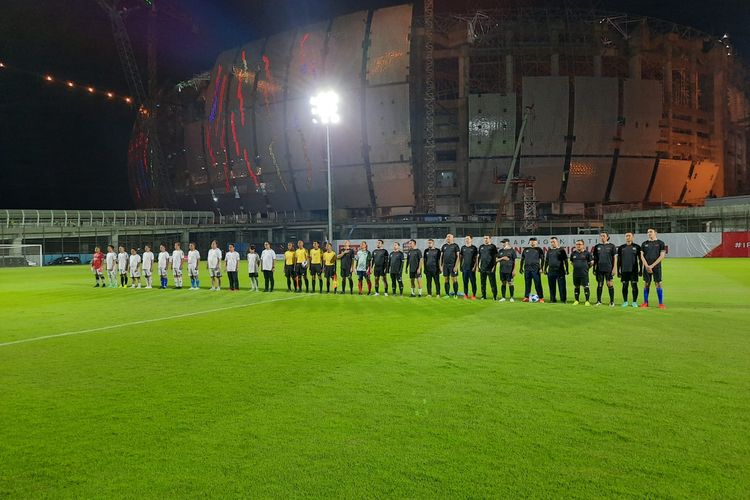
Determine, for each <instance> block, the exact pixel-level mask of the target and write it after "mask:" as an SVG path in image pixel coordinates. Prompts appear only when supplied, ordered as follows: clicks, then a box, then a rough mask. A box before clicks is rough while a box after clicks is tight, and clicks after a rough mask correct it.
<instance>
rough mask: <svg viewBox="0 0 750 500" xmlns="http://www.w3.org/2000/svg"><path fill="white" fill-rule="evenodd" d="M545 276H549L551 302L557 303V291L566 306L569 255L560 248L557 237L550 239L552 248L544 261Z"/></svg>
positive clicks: (548, 250)
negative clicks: (566, 278)
mask: <svg viewBox="0 0 750 500" xmlns="http://www.w3.org/2000/svg"><path fill="white" fill-rule="evenodd" d="M544 274H546V275H547V284H548V285H549V300H550V302H557V291H559V292H560V302H562V303H563V304H565V302H567V300H568V290H567V287H566V286H565V277H566V276H567V275H568V254H567V252H566V251H565V249H564V248H562V247H561V246H560V240H559V239H557V236H553V237H552V238H550V248H549V249H547V258H546V259H544Z"/></svg>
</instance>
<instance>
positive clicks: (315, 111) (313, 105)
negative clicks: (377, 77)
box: [310, 90, 341, 244]
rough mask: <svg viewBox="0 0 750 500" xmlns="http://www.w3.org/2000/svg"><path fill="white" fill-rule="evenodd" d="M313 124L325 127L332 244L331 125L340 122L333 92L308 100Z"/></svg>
mask: <svg viewBox="0 0 750 500" xmlns="http://www.w3.org/2000/svg"><path fill="white" fill-rule="evenodd" d="M310 112H311V113H312V115H313V123H321V124H323V125H325V127H326V152H327V156H328V240H329V241H331V244H333V192H332V190H331V128H330V126H331V125H335V124H337V123H338V122H340V121H341V117H340V116H339V96H338V94H337V93H336V92H334V91H333V90H324V91H322V92H319V93H318V94H317V95H315V96H313V97H311V98H310Z"/></svg>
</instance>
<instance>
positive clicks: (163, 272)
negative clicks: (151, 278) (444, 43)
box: [159, 267, 167, 278]
mask: <svg viewBox="0 0 750 500" xmlns="http://www.w3.org/2000/svg"><path fill="white" fill-rule="evenodd" d="M159 276H161V277H162V278H166V277H167V268H166V267H160V268H159Z"/></svg>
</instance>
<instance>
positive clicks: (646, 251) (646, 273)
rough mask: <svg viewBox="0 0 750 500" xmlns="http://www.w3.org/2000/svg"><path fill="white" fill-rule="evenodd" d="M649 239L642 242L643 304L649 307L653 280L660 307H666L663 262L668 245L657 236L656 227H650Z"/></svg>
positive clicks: (642, 305)
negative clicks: (662, 285) (662, 282)
mask: <svg viewBox="0 0 750 500" xmlns="http://www.w3.org/2000/svg"><path fill="white" fill-rule="evenodd" d="M647 233H648V239H647V240H646V241H644V242H643V243H642V244H641V262H643V304H641V307H648V292H649V290H650V288H651V282H652V281H653V282H654V283H656V295H657V296H658V297H659V309H664V291H663V290H662V288H661V263H662V261H663V260H664V259H665V258H666V257H667V245H665V244H664V242H663V241H662V240H660V239H657V238H656V229H654V228H649V230H648V231H647Z"/></svg>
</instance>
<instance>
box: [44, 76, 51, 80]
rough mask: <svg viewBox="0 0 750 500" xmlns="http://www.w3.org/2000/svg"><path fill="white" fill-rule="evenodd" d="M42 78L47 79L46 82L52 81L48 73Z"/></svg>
mask: <svg viewBox="0 0 750 500" xmlns="http://www.w3.org/2000/svg"><path fill="white" fill-rule="evenodd" d="M44 79H45V80H47V81H48V82H51V81H52V77H51V76H50V75H47V76H45V77H44Z"/></svg>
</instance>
